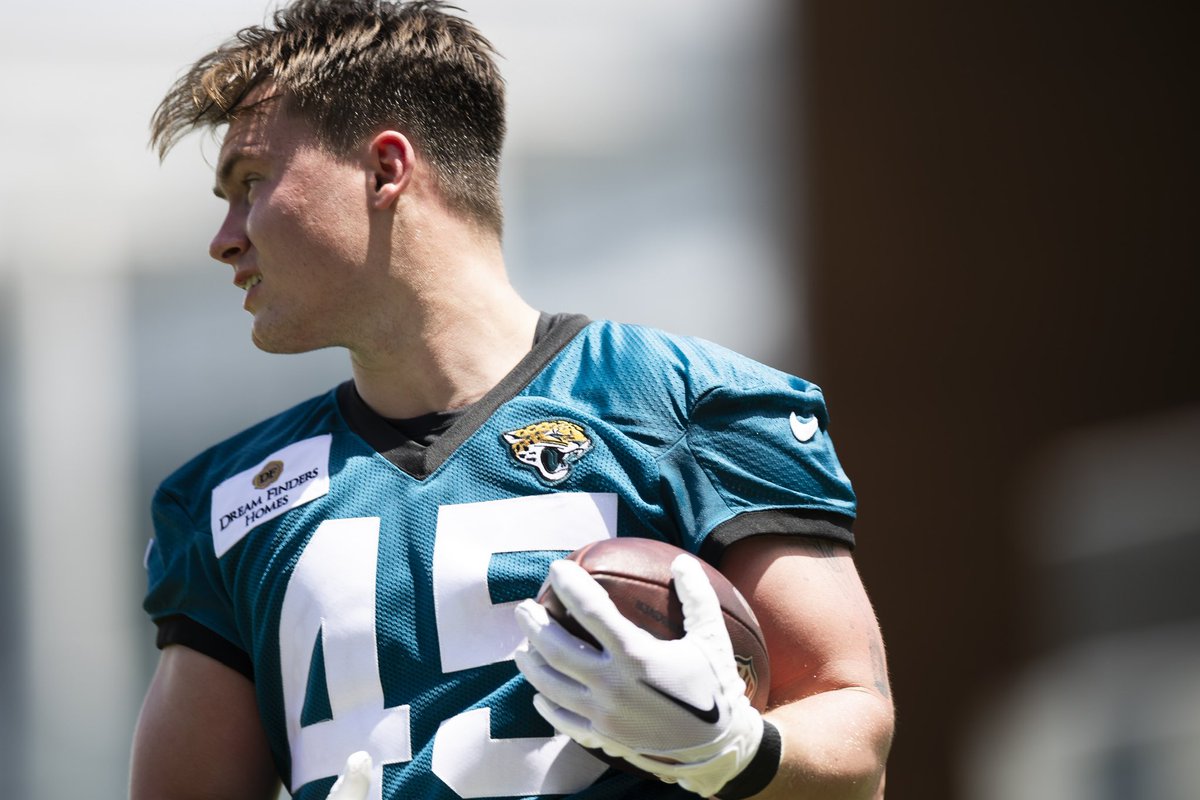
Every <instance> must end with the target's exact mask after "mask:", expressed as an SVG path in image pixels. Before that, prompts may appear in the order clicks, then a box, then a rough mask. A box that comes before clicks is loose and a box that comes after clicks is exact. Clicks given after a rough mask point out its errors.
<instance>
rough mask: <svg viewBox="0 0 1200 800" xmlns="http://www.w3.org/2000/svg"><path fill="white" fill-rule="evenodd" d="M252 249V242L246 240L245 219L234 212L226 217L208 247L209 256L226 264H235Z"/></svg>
mask: <svg viewBox="0 0 1200 800" xmlns="http://www.w3.org/2000/svg"><path fill="white" fill-rule="evenodd" d="M249 249H250V240H249V239H247V238H246V225H245V219H244V218H243V217H242V216H241V215H238V214H234V213H233V212H232V211H231V212H230V213H228V214H226V215H225V220H224V222H222V223H221V227H220V228H218V229H217V235H216V236H214V237H213V239H212V242H210V243H209V245H208V254H209V255H210V256H212V257H213V258H215V259H216V260H217V261H221V262H223V263H225V264H231V265H232V264H234V263H235V262H236V261H237V259H238V258H239V257H240V256H241V255H242V254H243V253H245V252H246V251H247V250H249Z"/></svg>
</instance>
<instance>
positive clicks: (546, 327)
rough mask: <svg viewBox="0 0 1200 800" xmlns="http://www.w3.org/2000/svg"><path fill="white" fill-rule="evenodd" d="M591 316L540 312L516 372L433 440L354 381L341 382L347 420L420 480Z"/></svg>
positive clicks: (339, 392) (339, 398)
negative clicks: (383, 412) (422, 437)
mask: <svg viewBox="0 0 1200 800" xmlns="http://www.w3.org/2000/svg"><path fill="white" fill-rule="evenodd" d="M590 322H591V320H590V319H588V318H587V317H586V316H584V315H582V314H556V315H553V316H551V315H548V314H542V318H541V319H540V320H539V322H538V331H537V332H538V335H537V336H536V337H535V341H534V345H533V348H532V349H531V350H530V351H529V352H528V353H526V354H525V357H524V358H522V359H521V361H520V362H518V364H517V366H515V367H514V368H513V370H512V372H510V373H508V374H507V375H505V376H504V378H503V379H502V380H501V381H500V382H499V383H498V384H496V385H495V386H494V387H492V389H491V391H489V392H488V393H487V394H485V395H484V396H483V397H482V398H481V399H480V400H479V401H478V402H477V403H475V404H474V405H472V406H469V407H468V408H466V409H464V410H463V412H462V414H461V415H460V416H459V417H458V418H457V419H456V420H454V422H453V424H451V425H450V427H449V428H447V429H446V431H445V432H444V433H442V434H441V435H440V436H439V437H438V438H437V439H436V440H435V441H434V442H433V443H432V444H430V445H429V446H428V447H425V446H423V445H421V444H419V443H418V442H414V441H413V440H411V439H409V438H408V437H407V436H405V435H404V434H403V433H401V432H400V431H399V430H397V429H396V428H395V426H393V425H391V424H389V423H388V421H387V420H386V419H385V418H383V417H381V416H380V415H379V414H376V413H375V412H374V411H373V410H372V409H371V408H370V407H369V406H368V405H367V404H366V403H365V402H363V399H362V398H361V397H359V395H358V390H357V389H355V387H354V381H353V380H349V381H346V382H345V383H343V384H341V385H340V386H338V388H337V403H338V407H339V409H340V410H341V412H342V416H343V417H344V418H345V420H346V424H347V425H348V426H349V427H350V430H352V431H353V432H354V433H356V434H358V435H359V436H360V437H362V439H363V440H364V441H365V442H366V443H367V444H369V445H371V447H373V448H374V449H375V451H376V452H378V453H379V454H380V455H381V456H383V457H384V458H386V459H387V460H388V461H390V462H391V463H392V464H394V465H395V466H396V467H397V468H398V469H400V470H402V471H404V472H406V473H408V474H409V475H411V476H412V477H414V478H416V479H417V480H424V479H425V478H427V477H429V475H431V474H432V473H433V472H434V471H435V470H436V469H437V468H438V467H440V466H441V465H442V463H443V462H445V460H446V459H447V458H449V457H450V454H451V453H453V452H454V451H455V450H457V449H458V446H459V445H461V444H462V443H463V442H465V441H466V440H467V439H469V438H470V437H471V435H472V434H474V433H475V431H477V430H479V428H480V426H482V425H483V423H485V422H487V420H488V419H489V418H490V417H491V416H492V414H494V413H495V412H496V409H498V408H500V406H502V405H504V404H505V403H507V402H508V401H509V400H511V399H512V398H514V397H516V395H517V394H518V393H519V392H520V391H521V390H522V389H524V388H525V387H526V386H527V385H528V384H529V382H530V381H532V380H533V379H534V377H535V376H536V375H537V374H538V373H539V372H541V371H542V370H543V369H544V368H545V366H546V365H547V364H549V363H550V362H551V361H552V360H553V359H554V357H555V356H557V355H558V353H559V351H561V350H562V349H563V348H564V347H566V346H567V344H568V343H570V341H571V340H572V339H574V338H575V335H576V334H578V333H579V332H580V331H581V330H583V329H584V328H585V327H586V326H587V325H588V323H590Z"/></svg>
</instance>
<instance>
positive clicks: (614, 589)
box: [538, 537, 771, 711]
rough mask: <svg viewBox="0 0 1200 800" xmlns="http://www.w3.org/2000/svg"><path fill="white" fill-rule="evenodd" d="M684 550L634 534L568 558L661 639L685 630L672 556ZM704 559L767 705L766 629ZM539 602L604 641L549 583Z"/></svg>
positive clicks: (757, 695) (750, 686)
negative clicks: (577, 617) (582, 623)
mask: <svg viewBox="0 0 1200 800" xmlns="http://www.w3.org/2000/svg"><path fill="white" fill-rule="evenodd" d="M684 552H686V551H684V550H681V549H680V548H678V547H676V546H674V545H671V544H667V543H666V542H660V541H657V540H654V539H641V538H633V537H629V538H616V539H604V540H602V541H599V542H593V543H591V544H587V545H584V546H583V547H581V548H579V549H578V550H576V551H575V552H573V553H571V554H570V555H569V556H567V558H569V559H570V560H572V561H574V562H576V563H578V564H579V565H580V566H581V567H583V568H584V569H585V570H587V571H588V572H589V573H590V574H591V575H592V577H593V578H595V579H596V582H597V583H599V584H600V585H601V586H603V587H604V589H605V591H607V592H608V595H609V597H611V598H612V601H613V603H614V604H615V605H616V607H617V609H618V610H619V611H620V612H621V613H622V614H624V615H625V617H626V618H628V619H629V620H631V621H632V622H633V623H634V624H636V625H637V626H638V627H639V628H642V629H643V630H646V631H648V632H649V633H652V634H654V635H655V636H657V637H658V638H659V639H680V638H682V637H683V634H684V630H683V608H682V606H681V605H680V603H679V597H678V596H676V594H675V586H674V579H673V578H672V577H671V562H672V561H674V560H675V557H676V556H677V555H679V554H680V553H684ZM701 564H702V565H703V567H704V572H705V574H706V575H708V579H709V581H710V582H711V583H712V585H713V588H714V589H716V592H717V598H718V599H719V600H720V601H721V610H722V611H723V612H724V616H725V629H726V630H728V631H729V639H730V641H731V642H732V643H733V653H734V656H735V657H736V658H737V663H738V672H739V673H740V674H741V676H742V680H744V681H745V682H746V696H747V697H749V698H750V703H751V704H752V705H753V706H754V707H755V708H757V709H758V710H759V711H764V710H766V707H767V694H768V693H769V691H770V686H771V665H770V663H769V661H768V659H767V645H766V643H765V642H764V641H763V635H762V629H761V628H760V627H759V625H758V620H757V619H755V617H754V611H753V610H751V608H750V604H749V603H747V602H746V600H745V598H743V597H742V595H741V592H739V591H738V590H737V589H736V588H735V587H734V585H733V584H732V583H730V582H729V580H728V579H727V578H726V577H725V576H724V575H722V574H721V573H720V572H718V571H717V570H716V569H715V568H713V567H712V566H710V565H709V564H706V563H704V562H701ZM538 602H540V603H541V604H542V605H544V606H545V607H546V610H547V611H548V612H549V613H550V615H551V616H552V617H554V618H555V619H557V620H558V621H559V622H560V623H562V624H563V626H564V627H566V628H567V629H568V630H569V631H571V633H573V634H575V635H576V636H578V637H579V638H581V639H584V640H586V641H588V642H590V643H591V644H592V645H593V646H595V647H597V648H599V647H600V645H599V644H598V643H597V642H596V640H595V639H594V638H592V636H591V634H589V633H588V632H587V631H585V630H584V629H583V627H582V626H580V625H579V623H578V622H576V621H575V620H574V619H573V618H571V617H570V615H569V614H567V610H566V608H564V607H563V604H562V602H561V601H560V600H559V599H558V597H557V596H556V595H555V594H554V591H553V590H552V589H550V587H549V584H547V585H546V586H544V587H543V588H542V592H541V594H540V595H539V596H538Z"/></svg>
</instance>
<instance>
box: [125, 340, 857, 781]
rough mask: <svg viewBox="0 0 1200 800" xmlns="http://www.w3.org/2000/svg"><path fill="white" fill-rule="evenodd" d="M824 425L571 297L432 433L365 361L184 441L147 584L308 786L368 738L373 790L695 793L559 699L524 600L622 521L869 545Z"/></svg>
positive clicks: (790, 397) (814, 408)
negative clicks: (566, 717)
mask: <svg viewBox="0 0 1200 800" xmlns="http://www.w3.org/2000/svg"><path fill="white" fill-rule="evenodd" d="M827 427H828V418H827V416H826V410H825V405H824V401H823V399H822V395H821V392H820V390H819V389H818V388H817V387H816V386H813V385H812V384H810V383H808V382H806V381H803V380H801V379H799V378H795V377H791V376H789V375H785V374H783V373H781V372H778V371H776V370H773V369H771V368H768V367H766V366H763V365H761V364H758V363H755V362H753V361H751V360H749V359H746V358H743V357H741V356H738V355H736V354H734V353H731V352H729V351H727V350H724V349H722V348H719V347H717V346H715V345H712V344H709V343H707V342H703V341H700V340H696V339H688V338H683V337H673V336H670V335H667V334H664V333H661V332H658V331H654V330H651V329H647V328H641V327H636V326H629V325H622V324H616V323H611V322H588V321H587V320H585V319H584V318H582V317H568V318H565V319H564V320H562V321H560V322H559V323H558V324H557V325H555V326H554V327H552V328H551V329H550V330H549V332H548V333H547V334H546V335H545V336H543V337H542V338H541V339H540V340H539V341H538V342H537V344H536V345H535V347H534V348H533V350H532V351H531V352H530V353H529V354H528V356H526V358H525V359H524V360H523V361H522V362H521V364H519V365H518V366H517V368H516V369H515V370H514V371H513V372H512V373H511V374H510V375H509V376H508V377H506V378H505V379H504V381H502V382H501V383H500V384H499V385H498V386H497V387H495V388H494V389H493V390H492V391H491V392H490V393H489V394H488V395H487V396H485V397H484V398H483V399H482V400H480V401H479V402H478V403H477V404H475V405H474V406H472V407H471V408H470V409H469V410H468V411H466V412H465V413H463V414H462V415H460V416H458V417H457V418H456V419H455V420H454V422H453V424H452V425H451V426H450V427H449V428H448V429H447V430H446V431H444V432H443V433H442V434H441V435H440V436H439V437H438V438H437V439H436V440H435V441H434V442H433V443H432V444H430V445H429V446H421V445H418V444H415V443H413V442H412V441H410V440H408V439H406V438H405V437H404V436H403V435H401V434H399V433H398V432H397V431H396V429H395V428H394V427H392V426H390V425H389V424H387V422H386V421H385V420H382V419H380V418H379V417H377V416H375V415H374V414H373V413H372V412H371V411H370V410H369V409H368V408H366V406H365V405H364V404H363V403H362V401H361V399H359V398H358V397H357V394H356V392H355V391H354V388H353V384H351V383H347V384H344V385H343V386H341V387H339V388H337V389H335V390H333V391H331V392H329V393H327V394H325V395H323V396H320V397H317V398H314V399H312V400H309V401H308V402H305V403H302V404H300V405H298V406H296V407H295V408H292V409H290V410H288V411H286V412H284V413H282V414H280V415H278V416H276V417H274V418H272V419H269V420H267V421H265V422H263V423H261V424H259V425H256V426H254V427H252V428H250V429H249V430H247V431H244V432H242V433H240V434H238V435H237V436H234V437H233V438H231V439H229V440H228V441H225V442H223V443H221V444H219V445H217V446H215V447H213V448H211V449H209V450H208V451H206V452H205V453H203V454H202V455H200V456H199V457H197V458H196V459H194V460H192V461H191V462H190V463H188V464H187V465H186V466H184V467H183V468H182V469H180V470H179V471H177V472H176V473H175V474H173V475H172V476H170V477H169V478H168V479H167V480H166V481H164V483H163V484H162V486H161V487H160V488H159V490H158V492H157V493H156V495H155V498H154V503H153V515H154V525H155V541H154V543H153V545H152V547H151V549H150V551H149V554H148V558H147V568H148V572H149V590H148V593H147V596H146V600H145V608H146V610H147V611H148V612H149V614H150V615H151V617H152V618H153V619H155V620H156V621H158V622H159V623H160V624H163V623H165V622H166V621H169V620H184V621H185V622H186V623H187V624H188V625H190V626H193V627H195V628H197V629H200V630H203V631H204V632H206V634H208V635H209V636H210V637H211V638H212V639H213V640H215V641H219V642H221V643H222V644H223V645H225V646H227V647H228V648H229V649H230V650H233V651H235V652H237V653H239V654H244V656H243V657H244V658H245V659H246V663H247V664H248V665H249V666H248V668H247V669H245V671H246V672H247V674H249V675H251V676H252V678H253V680H254V684H255V689H256V693H257V700H258V706H259V711H260V714H261V716H262V720H263V723H264V726H265V729H266V732H267V735H268V737H269V739H270V744H271V750H272V754H273V757H274V759H275V762H276V764H277V767H278V769H279V773H280V775H281V777H282V778H283V780H284V782H285V784H286V785H287V786H288V787H289V788H290V790H291V791H292V793H293V794H294V795H295V796H296V797H299V798H304V800H314V799H315V798H324V797H325V795H326V793H327V792H328V790H329V788H330V786H331V785H332V783H333V780H334V778H335V776H336V775H337V773H338V772H339V771H340V770H341V769H342V767H343V764H344V762H345V759H346V756H348V755H349V754H350V753H352V752H354V751H356V750H367V751H368V752H370V753H371V755H372V756H373V758H374V763H375V776H374V779H373V781H372V791H373V795H372V796H373V797H374V798H380V799H382V798H388V799H389V800H400V799H401V798H405V799H407V798H423V799H425V800H434V799H437V800H441V799H442V798H445V799H447V800H449V798H459V797H546V796H564V795H565V796H569V797H572V798H579V799H580V800H583V799H584V798H595V799H596V800H599V799H600V798H604V799H606V800H607V799H609V798H624V797H629V798H633V797H637V798H654V797H664V798H665V797H687V796H689V795H688V794H687V793H686V792H684V791H683V790H681V789H678V788H677V787H674V786H671V785H667V784H661V783H657V782H645V781H643V780H641V779H639V778H637V777H635V776H633V775H629V774H626V773H623V772H619V771H615V770H610V769H607V768H606V766H605V765H604V764H603V763H601V762H600V761H598V760H596V759H595V758H593V757H592V756H591V755H590V754H588V753H587V752H586V751H585V750H583V749H582V748H580V747H578V746H577V745H575V744H574V743H572V742H571V741H570V740H568V739H567V738H566V737H564V736H561V735H556V734H555V732H554V730H553V729H551V728H550V727H549V725H547V724H546V723H545V721H543V720H542V718H541V717H540V716H539V715H538V714H537V712H536V711H535V710H534V708H533V705H532V702H531V698H532V694H533V690H532V689H531V687H530V686H529V685H528V683H527V682H526V681H525V680H524V678H523V677H521V675H520V674H519V673H518V671H517V670H516V667H515V666H514V664H513V661H512V654H513V651H514V650H515V648H516V647H517V646H518V644H519V643H520V641H521V635H520V633H519V631H518V629H517V626H516V622H515V620H514V617H513V613H512V609H513V606H514V605H515V604H516V603H517V602H519V601H520V600H521V599H523V598H526V597H532V596H535V595H536V594H537V591H538V588H539V586H540V584H541V582H542V580H543V578H544V577H545V574H546V570H547V567H548V565H549V563H550V561H552V560H553V559H554V558H558V557H561V556H563V555H565V554H566V553H568V552H570V551H571V550H574V549H575V548H577V547H580V546H582V545H584V544H586V543H588V542H591V541H596V540H598V539H603V538H608V537H614V536H640V537H648V538H653V539H660V540H664V541H668V542H671V543H673V544H675V545H678V546H680V547H683V548H685V549H687V550H689V551H691V552H693V553H697V554H699V555H700V556H701V557H703V558H705V559H707V560H709V561H712V562H716V561H717V560H718V559H719V556H720V553H721V551H722V549H723V548H724V547H726V546H728V545H729V544H730V543H732V542H735V541H737V540H739V539H741V538H744V537H746V536H751V535H755V534H759V533H785V534H787V533H792V534H798V535H808V536H823V537H831V538H834V539H837V540H839V541H841V542H843V543H846V544H852V543H853V540H852V536H851V534H850V521H851V519H852V518H853V516H854V509H855V501H854V495H853V492H852V490H851V488H850V485H849V482H848V480H847V478H846V476H845V474H844V473H843V471H842V469H841V467H840V465H839V463H838V460H837V457H836V455H835V454H834V450H833V446H832V444H831V442H830V440H829V437H828V436H827V433H826V431H827ZM798 601H799V598H798ZM181 641H185V642H186V641H187V640H181Z"/></svg>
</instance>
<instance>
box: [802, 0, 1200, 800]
mask: <svg viewBox="0 0 1200 800" xmlns="http://www.w3.org/2000/svg"><path fill="white" fill-rule="evenodd" d="M1159 5H1160V4H1139V3H1134V2H1129V3H1124V4H1117V3H1111V2H1107V3H1066V2H1060V1H1058V0H1054V1H1053V2H1018V3H991V4H981V3H970V4H961V3H956V2H950V1H949V0H947V1H946V2H932V1H931V0H917V2H903V3H888V2H872V3H865V2H809V3H806V4H805V6H804V11H803V13H802V14H801V15H800V16H799V18H798V20H797V24H798V35H797V39H796V40H797V42H798V47H799V49H800V50H801V52H802V56H801V58H802V60H803V83H804V87H805V88H804V98H803V102H802V103H801V104H800V106H799V108H800V109H801V112H800V113H801V114H802V119H801V120H800V121H799V122H798V124H802V125H804V126H805V138H806V140H807V145H808V147H807V153H806V154H805V157H804V159H803V161H802V163H798V164H797V165H796V176H797V180H798V181H801V182H803V184H804V193H805V195H806V197H807V206H808V215H809V216H808V219H807V221H806V225H805V227H806V229H807V231H808V240H807V241H806V242H804V243H802V247H803V248H804V250H805V258H806V261H807V264H808V275H809V277H808V282H809V290H810V298H809V301H808V304H807V305H808V307H809V309H810V311H811V315H812V325H813V328H812V336H813V341H814V347H813V351H814V361H815V363H814V365H813V368H811V369H808V370H807V373H808V374H809V376H810V377H812V378H813V379H814V380H816V381H817V382H818V383H820V384H821V385H822V386H823V387H824V388H825V390H826V394H827V398H828V400H829V403H830V408H831V412H832V414H833V425H834V435H835V439H836V441H837V443H838V448H839V454H840V455H841V457H842V459H843V461H844V463H845V464H846V466H847V469H848V471H849V472H850V475H851V477H852V478H853V479H854V481H855V485H856V488H857V489H858V491H859V494H860V499H861V515H860V519H859V524H858V527H857V531H858V534H859V541H860V551H859V561H860V566H861V569H862V571H863V573H864V575H865V579H866V581H867V584H868V588H869V589H870V590H871V592H872V595H873V598H874V600H875V602H876V605H877V608H878V611H879V614H880V617H881V619H882V622H883V625H884V631H885V635H886V636H887V638H888V641H889V650H890V658H891V663H892V668H893V673H894V684H895V685H894V689H895V694H896V696H897V700H898V705H899V729H898V738H897V743H896V747H895V750H894V754H893V759H892V762H891V769H890V771H889V792H888V797H889V798H891V800H904V799H905V798H914V799H915V798H921V800H941V798H952V797H958V796H959V792H960V787H961V781H960V774H959V770H960V768H961V767H960V761H959V759H960V757H961V754H962V747H963V743H964V737H965V734H966V732H967V730H968V726H969V724H970V723H971V720H972V717H973V715H974V714H975V713H976V711H977V710H978V706H979V703H980V702H981V701H984V700H986V699H989V698H990V697H991V696H992V694H993V693H994V692H995V691H996V690H997V689H998V688H999V687H1001V686H1003V684H1004V681H1005V680H1006V678H1007V677H1008V676H1009V675H1011V674H1012V671H1013V670H1014V669H1017V668H1018V667H1020V666H1021V665H1022V663H1023V662H1024V660H1025V659H1026V658H1028V657H1029V656H1030V655H1031V654H1032V651H1033V649H1034V647H1035V643H1036V641H1037V639H1036V637H1035V635H1034V631H1035V630H1036V627H1037V617H1038V613H1039V610H1038V609H1037V608H1036V607H1032V603H1030V602H1027V601H1026V595H1025V593H1024V592H1023V586H1022V583H1023V579H1024V578H1025V576H1026V570H1027V565H1025V564H1023V563H1022V562H1021V560H1020V559H1019V556H1018V554H1019V550H1018V548H1017V546H1016V543H1017V541H1018V535H1019V533H1020V532H1019V531H1017V530H1016V529H1015V527H1016V525H1015V522H1014V516H1013V515H1014V509H1013V501H1014V485H1015V482H1016V481H1017V479H1018V476H1019V470H1020V469H1021V467H1022V466H1023V464H1024V462H1025V461H1026V459H1027V458H1028V457H1029V456H1030V454H1031V453H1032V452H1033V451H1034V450H1035V449H1036V448H1037V447H1038V446H1039V445H1041V444H1043V443H1045V441H1046V440H1047V438H1048V437H1050V436H1053V435H1054V434H1056V433H1058V432H1061V431H1063V430H1066V429H1069V428H1071V427H1073V426H1077V425H1082V424H1088V423H1093V422H1097V421H1101V420H1107V419H1111V418H1117V417H1122V416H1126V415H1137V414H1142V413H1148V412H1152V411H1155V410H1160V409H1165V408H1170V407H1173V406H1177V405H1181V404H1184V403H1189V402H1190V403H1195V402H1198V401H1200V332H1198V331H1200V258H1198V254H1200V247H1198V241H1200V233H1198V231H1200V215H1198V213H1197V212H1198V211H1200V203H1198V201H1197V199H1198V198H1200V170H1198V169H1197V166H1198V157H1197V153H1196V150H1197V148H1198V147H1200V129H1198V126H1197V124H1196V120H1195V118H1194V115H1193V113H1192V112H1193V110H1194V109H1195V107H1196V106H1197V99H1198V98H1200V91H1198V88H1200V87H1198V85H1197V83H1198V82H1197V78H1196V76H1197V75H1200V66H1198V65H1197V63H1196V61H1197V59H1195V58H1193V56H1192V53H1194V52H1195V49H1196V46H1195V35H1194V34H1195V32H1196V30H1197V27H1196V25H1195V21H1196V20H1195V17H1196V14H1195V12H1193V11H1191V10H1190V6H1189V5H1188V4H1174V5H1172V6H1171V7H1169V8H1168V7H1158V6H1159Z"/></svg>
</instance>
